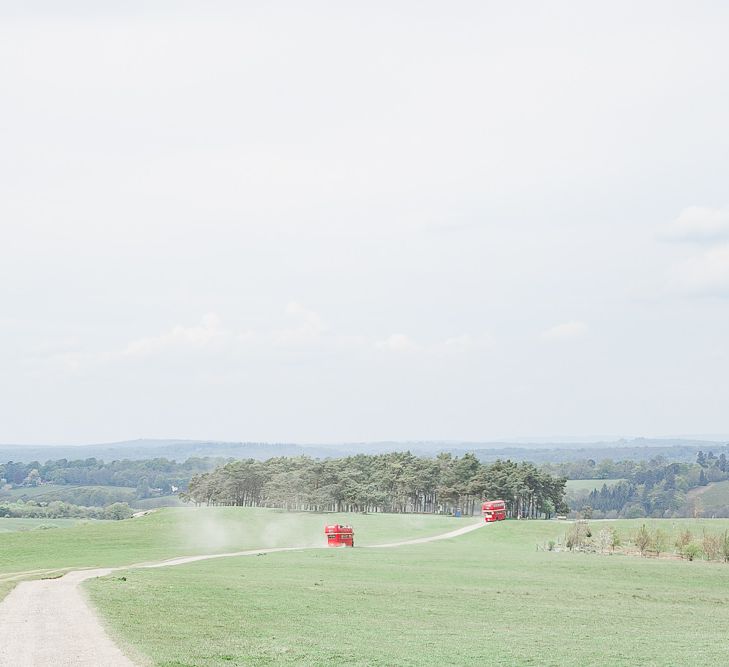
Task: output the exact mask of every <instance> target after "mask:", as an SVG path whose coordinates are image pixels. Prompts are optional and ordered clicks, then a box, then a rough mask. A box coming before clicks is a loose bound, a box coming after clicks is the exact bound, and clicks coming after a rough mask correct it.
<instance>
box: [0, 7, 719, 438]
mask: <svg viewBox="0 0 729 667" xmlns="http://www.w3.org/2000/svg"><path fill="white" fill-rule="evenodd" d="M116 4H118V5H122V3H116ZM727 27H729V5H727V4H726V3H722V2H718V1H715V2H701V1H699V2H690V3H689V2H666V1H660V2H650V1H646V2H641V3H635V2H611V3H584V2H551V3H543V2H520V3H501V2H500V3H497V2H490V1H483V0H479V1H476V2H469V1H464V2H458V3H442V2H422V1H419V2H405V1H400V2H397V1H396V2H370V3H365V4H362V3H352V2H337V3H331V2H328V3H324V2H309V3H302V2H292V3H286V2H244V3H241V2H220V1H215V0H208V1H206V2H185V1H180V2H171V1H170V2H165V1H163V0H159V1H157V2H153V3H149V2H146V3H143V2H127V3H123V6H119V7H117V8H112V7H110V6H109V3H97V2H91V1H90V0H89V1H88V2H81V1H79V0H70V1H69V2H65V3H56V2H51V1H50V0H49V1H46V2H38V1H33V0H30V1H29V2H24V3H17V2H9V1H6V0H0V145H1V146H2V150H0V442H4V443H17V444H26V443H27V444H31V443H36V444H40V443H47V444H52V443H69V444H70V443H82V442H104V441H114V440H122V439H131V438H140V437H150V438H173V437H176V438H177V437H182V438H204V439H208V438H209V439H221V440H235V441H271V442H275V441H293V442H301V443H307V442H311V443H334V442H344V441H366V440H470V441H484V440H494V439H503V438H518V437H524V436H542V437H556V436H564V437H568V436H572V437H580V436H586V435H588V434H601V435H621V436H629V435H632V436H661V435H674V434H711V433H727V432H729V410H727V405H729V389H728V386H729V346H728V344H727V341H728V340H729V181H728V180H727V175H728V174H729V129H728V127H729V125H728V124H727V118H729V40H727V39H726V32H727Z"/></svg>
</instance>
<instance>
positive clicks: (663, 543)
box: [651, 528, 669, 556]
mask: <svg viewBox="0 0 729 667" xmlns="http://www.w3.org/2000/svg"><path fill="white" fill-rule="evenodd" d="M651 543H652V545H653V549H654V550H655V552H656V555H657V556H660V555H661V554H662V553H663V552H664V551H666V549H668V544H669V539H668V533H666V531H665V530H663V529H661V528H657V529H656V531H655V532H654V533H653V538H652V540H651Z"/></svg>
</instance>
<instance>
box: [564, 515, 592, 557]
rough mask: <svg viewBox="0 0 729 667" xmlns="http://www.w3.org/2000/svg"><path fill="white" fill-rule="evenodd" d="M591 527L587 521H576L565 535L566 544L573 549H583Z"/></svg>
mask: <svg viewBox="0 0 729 667" xmlns="http://www.w3.org/2000/svg"><path fill="white" fill-rule="evenodd" d="M589 531H590V529H589V526H588V525H587V522H586V521H575V522H574V523H573V524H572V525H571V526H570V527H569V529H568V531H567V533H566V535H565V545H566V546H567V548H568V549H569V550H570V551H572V550H574V549H581V548H582V547H583V546H584V544H585V542H586V540H587V535H588V533H589Z"/></svg>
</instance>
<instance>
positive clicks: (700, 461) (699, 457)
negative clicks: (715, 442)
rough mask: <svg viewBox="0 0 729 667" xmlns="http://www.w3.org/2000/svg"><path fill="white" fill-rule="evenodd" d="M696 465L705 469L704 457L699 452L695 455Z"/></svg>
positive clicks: (702, 453)
mask: <svg viewBox="0 0 729 667" xmlns="http://www.w3.org/2000/svg"><path fill="white" fill-rule="evenodd" d="M696 463H698V464H699V465H700V466H701V467H702V468H705V467H706V455H705V454H704V452H702V451H701V450H699V452H698V454H696Z"/></svg>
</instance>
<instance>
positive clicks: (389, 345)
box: [375, 334, 420, 352]
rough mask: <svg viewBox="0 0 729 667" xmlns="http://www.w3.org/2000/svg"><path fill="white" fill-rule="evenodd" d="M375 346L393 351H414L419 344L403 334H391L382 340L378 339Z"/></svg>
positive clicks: (418, 347)
mask: <svg viewBox="0 0 729 667" xmlns="http://www.w3.org/2000/svg"><path fill="white" fill-rule="evenodd" d="M375 347H377V348H378V349H380V350H392V351H393V352H415V351H416V350H419V349H420V346H419V345H418V344H417V343H416V342H415V341H414V340H413V339H412V338H410V337H409V336H406V335H405V334H392V335H391V336H389V337H388V338H385V339H384V340H378V341H377V342H376V343H375Z"/></svg>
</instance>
